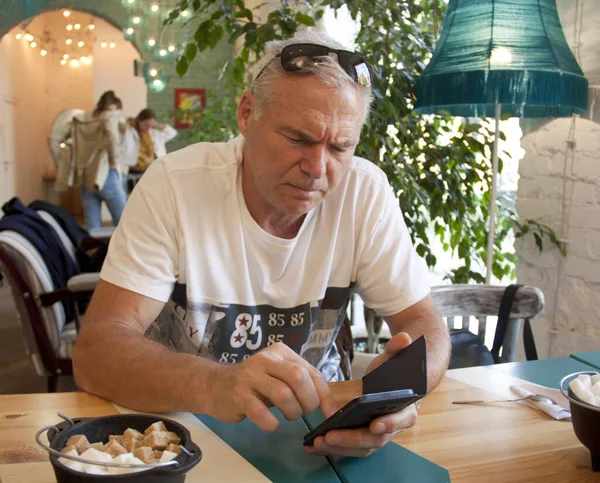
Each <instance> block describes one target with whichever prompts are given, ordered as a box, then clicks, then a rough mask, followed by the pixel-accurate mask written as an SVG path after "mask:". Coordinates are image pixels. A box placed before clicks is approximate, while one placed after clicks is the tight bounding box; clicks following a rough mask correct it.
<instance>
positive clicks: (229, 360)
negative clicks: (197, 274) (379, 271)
mask: <svg viewBox="0 0 600 483" xmlns="http://www.w3.org/2000/svg"><path fill="white" fill-rule="evenodd" d="M349 294H350V288H349V287H347V288H328V289H327V291H326V293H325V296H324V297H323V299H321V300H318V301H314V302H307V303H305V304H302V305H298V306H296V307H291V308H281V307H273V306H270V305H264V304H263V305H255V306H248V305H240V304H219V305H214V304H208V303H194V302H191V301H189V300H188V299H187V295H186V285H184V284H176V285H175V289H174V290H173V293H172V295H171V299H170V301H169V302H168V303H167V305H166V306H165V310H163V312H162V313H161V315H160V316H159V319H157V323H155V324H153V326H152V327H151V329H149V332H148V333H147V335H148V336H149V337H151V338H153V339H156V340H159V341H161V342H162V343H164V344H166V345H169V346H171V347H173V348H174V349H176V350H178V351H185V352H188V353H195V354H198V355H201V356H203V357H207V358H210V359H212V360H214V361H217V362H219V363H221V364H235V363H237V362H241V361H243V360H244V359H247V358H248V357H250V356H252V355H253V354H254V353H256V352H258V351H260V350H261V349H264V348H265V347H268V346H270V345H272V344H275V343H277V342H283V343H284V344H286V345H287V346H289V347H290V348H291V349H293V350H294V351H295V352H296V353H298V354H300V355H301V356H302V357H303V358H304V359H305V360H307V361H308V362H309V363H311V364H312V365H313V366H315V367H317V368H318V369H319V370H320V371H321V372H322V373H323V375H324V376H325V378H326V379H327V380H330V381H335V380H338V379H339V374H340V371H339V356H338V354H337V350H336V349H335V345H334V344H333V342H334V341H335V338H336V336H337V332H338V330H339V327H340V326H341V324H342V322H343V320H344V315H345V313H346V308H347V306H348V300H349Z"/></svg>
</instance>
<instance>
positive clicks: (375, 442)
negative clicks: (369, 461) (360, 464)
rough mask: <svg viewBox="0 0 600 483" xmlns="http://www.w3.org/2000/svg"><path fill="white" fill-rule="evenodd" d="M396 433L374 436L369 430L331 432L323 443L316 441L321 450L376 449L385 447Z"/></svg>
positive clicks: (316, 445)
mask: <svg viewBox="0 0 600 483" xmlns="http://www.w3.org/2000/svg"><path fill="white" fill-rule="evenodd" d="M394 434H395V433H385V434H373V433H372V432H371V431H370V430H369V428H359V429H339V430H335V431H329V432H328V433H327V434H326V435H325V437H324V438H323V440H322V441H315V447H316V448H317V449H319V450H323V449H324V448H325V447H328V448H345V449H376V448H381V447H382V446H384V445H385V444H386V443H387V442H388V441H389V440H390V439H392V437H393V435H394Z"/></svg>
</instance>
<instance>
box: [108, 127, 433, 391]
mask: <svg viewBox="0 0 600 483" xmlns="http://www.w3.org/2000/svg"><path fill="white" fill-rule="evenodd" d="M243 143H244V138H242V137H239V138H237V139H236V140H233V141H230V142H229V143H199V144H195V145H192V146H189V147H187V148H184V149H182V150H179V151H176V152H174V153H171V154H169V155H167V156H166V157H164V158H162V159H159V160H157V161H155V162H154V163H152V165H151V166H150V168H149V169H148V171H147V172H146V173H145V174H144V176H143V177H142V179H141V181H140V182H139V184H138V185H137V186H136V188H135V190H134V191H133V193H132V195H131V197H130V199H129V201H128V202H127V205H126V207H125V211H124V213H123V216H122V218H121V221H120V222H119V225H118V226H117V229H116V231H115V233H114V235H113V237H112V239H111V242H110V248H109V252H108V256H107V258H106V261H105V262H104V266H103V268H102V273H101V278H102V279H103V280H106V281H108V282H110V283H113V284H115V285H118V286H120V287H123V288H126V289H128V290H131V291H133V292H137V293H140V294H142V295H145V296H147V297H151V298H153V299H156V300H160V301H163V302H168V303H167V305H166V307H165V310H163V313H162V314H161V316H160V317H159V319H157V321H156V322H155V324H153V326H152V327H151V329H150V330H149V335H150V336H151V337H154V338H156V339H159V340H161V341H162V342H163V343H167V344H169V345H170V346H171V347H173V348H175V349H177V350H179V351H185V352H188V353H194V354H198V355H201V356H204V357H208V358H211V359H213V360H215V361H219V362H221V363H227V364H230V363H234V362H239V361H241V360H243V359H244V358H246V357H249V356H250V355H252V354H253V353H254V352H257V351H259V350H260V349H262V348H264V347H266V346H267V345H270V344H272V343H274V342H277V341H283V342H284V343H286V344H287V345H288V346H290V347H291V348H292V349H294V350H295V351H296V352H298V353H299V354H300V355H301V356H302V357H304V358H305V359H306V360H307V361H309V362H310V363H311V364H313V365H314V366H315V367H317V368H319V369H320V370H321V372H322V373H323V375H324V376H325V377H326V379H327V380H330V381H335V380H338V379H340V378H341V371H340V370H339V356H338V354H337V351H336V349H335V344H334V342H335V338H336V336H337V332H338V330H339V327H340V326H341V324H342V322H343V320H344V315H345V312H346V308H347V305H348V301H349V295H350V293H351V290H354V291H356V292H357V293H358V294H360V296H361V297H362V298H363V300H364V302H365V304H366V305H368V306H369V307H371V308H373V309H374V310H376V311H377V312H378V313H379V314H381V315H382V316H387V315H393V314H396V313H398V312H401V311H402V310H404V309H406V308H408V307H410V306H411V305H413V304H415V303H416V302H418V301H420V300H421V299H423V298H424V297H425V296H426V295H427V294H428V293H429V285H428V283H427V271H426V267H425V265H424V263H423V261H422V260H421V259H420V258H419V257H418V255H417V254H416V253H415V251H414V249H413V246H412V243H411V240H410V237H409V234H408V231H407V229H406V225H405V223H404V219H403V217H402V213H401V211H400V208H399V206H398V202H397V200H396V198H395V197H394V195H393V193H392V190H391V187H390V186H389V184H388V181H387V178H386V176H385V174H384V173H383V172H382V171H381V170H380V169H379V168H378V167H376V166H375V165H374V164H372V163H370V162H368V161H366V160H364V159H361V158H358V157H354V158H353V160H352V162H351V165H350V169H349V171H348V173H347V175H346V176H345V177H344V179H343V180H342V181H341V183H340V185H339V186H338V188H337V189H336V190H335V191H334V192H333V193H331V194H330V195H329V196H328V197H327V198H326V199H325V200H324V201H323V202H322V203H321V204H320V205H318V206H317V207H315V208H313V209H312V210H311V211H310V212H309V213H308V214H307V215H306V218H305V220H304V223H303V225H302V227H301V229H300V231H299V233H298V235H297V236H296V237H295V238H294V239H291V240H288V239H281V238H278V237H275V236H273V235H271V234H269V233H267V232H265V231H264V230H263V229H262V228H260V227H259V226H258V225H257V224H256V222H255V221H254V219H253V218H252V217H251V215H250V213H249V212H248V209H247V207H246V203H245V201H244V197H243V193H242V188H241V171H242V170H241V163H242V149H243Z"/></svg>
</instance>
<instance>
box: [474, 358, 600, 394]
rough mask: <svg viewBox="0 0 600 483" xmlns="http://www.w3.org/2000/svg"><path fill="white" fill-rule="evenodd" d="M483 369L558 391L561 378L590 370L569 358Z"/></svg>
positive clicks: (510, 363) (508, 363)
mask: <svg viewBox="0 0 600 483" xmlns="http://www.w3.org/2000/svg"><path fill="white" fill-rule="evenodd" d="M484 367H485V368H487V369H490V370H492V371H501V372H504V373H505V374H508V375H510V376H513V377H518V378H520V379H524V380H526V381H529V382H534V383H536V384H540V385H542V386H546V387H552V388H554V389H558V385H559V384H560V380H561V379H562V378H563V377H565V376H567V375H569V374H571V373H573V372H579V371H589V370H590V366H589V365H587V364H584V363H583V362H580V361H578V360H575V359H573V358H571V357H559V358H557V359H543V360H539V361H527V362H507V363H506V364H494V365H491V366H484Z"/></svg>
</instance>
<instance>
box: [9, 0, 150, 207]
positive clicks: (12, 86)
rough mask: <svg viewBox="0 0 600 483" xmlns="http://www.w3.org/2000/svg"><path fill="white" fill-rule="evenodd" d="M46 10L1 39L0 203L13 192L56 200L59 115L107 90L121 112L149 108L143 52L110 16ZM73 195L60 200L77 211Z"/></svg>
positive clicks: (89, 104) (25, 197)
mask: <svg viewBox="0 0 600 483" xmlns="http://www.w3.org/2000/svg"><path fill="white" fill-rule="evenodd" d="M72 3H77V2H72ZM79 3H85V2H79ZM105 3H109V2H105ZM110 3H114V4H115V5H117V6H120V4H118V3H117V2H110ZM49 7H50V6H48V8H45V9H44V11H43V12H42V13H41V14H39V15H36V16H35V17H33V18H31V19H29V20H28V21H26V22H24V23H23V22H21V23H19V22H18V23H17V24H16V26H15V27H13V28H12V29H11V30H10V31H9V32H7V33H6V34H5V35H4V36H3V37H2V38H1V39H0V65H2V68H0V98H1V99H0V100H2V101H3V102H1V103H0V127H1V128H0V156H2V159H3V160H4V161H6V166H3V168H4V170H3V171H4V172H3V176H2V178H3V180H2V185H1V186H0V204H1V203H3V202H4V201H6V200H7V199H9V198H10V197H11V196H13V195H16V196H19V197H20V198H22V200H23V201H24V202H25V203H28V202H29V201H31V200H33V199H46V200H48V201H52V202H55V203H60V202H61V200H60V198H59V195H58V194H57V193H56V192H54V190H53V182H52V175H53V170H54V163H53V160H52V158H51V156H50V153H49V151H48V149H47V138H48V134H49V132H50V128H51V125H52V122H53V120H54V119H55V117H56V116H57V114H58V113H60V112H61V111H63V110H64V109H69V108H79V109H83V110H91V109H92V108H93V106H94V105H95V103H96V101H97V99H98V98H99V96H100V94H101V93H102V92H104V91H106V90H114V91H115V92H116V93H117V95H118V96H120V97H121V98H122V101H123V105H124V110H123V111H124V114H125V115H126V116H131V117H133V116H135V115H136V114H137V113H138V112H139V111H140V110H141V109H143V108H144V107H146V106H147V87H146V83H145V81H144V79H143V78H141V77H135V76H134V69H133V66H134V61H136V60H137V61H139V60H141V54H140V51H139V49H138V48H137V47H136V46H135V45H133V44H132V43H131V42H129V41H128V40H125V39H124V37H123V34H122V32H121V29H120V28H119V27H118V25H115V22H114V21H110V20H109V21H106V20H104V18H107V17H110V16H109V15H108V14H107V12H101V13H102V14H103V15H102V17H97V16H95V15H92V14H91V12H90V10H92V9H90V8H88V9H86V10H85V11H81V10H75V9H74V8H72V7H70V8H69V9H68V10H66V9H58V8H49ZM67 15H68V16H67ZM13 18H14V17H13ZM77 198H78V197H77V196H75V195H74V194H71V195H70V197H69V195H67V197H66V198H65V197H63V200H62V203H61V204H63V205H68V206H69V207H70V206H72V207H73V209H72V212H74V213H77V212H79V211H80V208H79V204H78V203H77Z"/></svg>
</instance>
